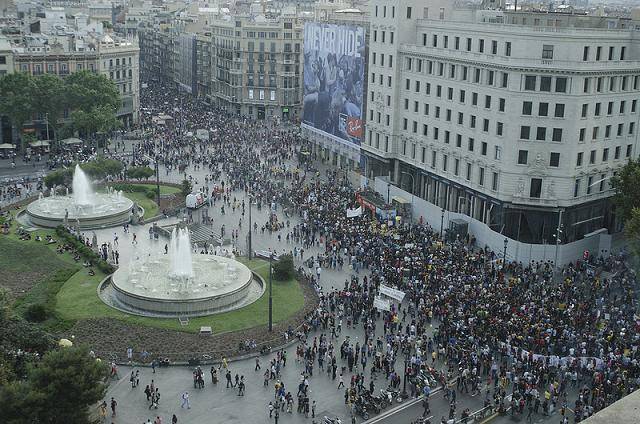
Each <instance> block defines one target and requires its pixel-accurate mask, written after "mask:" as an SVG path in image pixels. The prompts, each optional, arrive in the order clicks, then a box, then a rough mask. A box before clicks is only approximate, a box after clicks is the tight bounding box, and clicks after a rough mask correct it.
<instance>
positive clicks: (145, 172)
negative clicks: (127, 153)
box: [127, 166, 155, 180]
mask: <svg viewBox="0 0 640 424" xmlns="http://www.w3.org/2000/svg"><path fill="white" fill-rule="evenodd" d="M153 175H155V171H154V170H153V169H151V168H149V167H148V166H134V167H131V168H129V169H127V177H129V178H137V179H139V180H142V179H144V180H148V179H149V177H151V176H153Z"/></svg>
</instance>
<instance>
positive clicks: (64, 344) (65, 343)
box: [58, 339, 73, 347]
mask: <svg viewBox="0 0 640 424" xmlns="http://www.w3.org/2000/svg"><path fill="white" fill-rule="evenodd" d="M58 346H61V347H71V346H73V342H72V341H71V340H69V339H60V341H59V342H58Z"/></svg>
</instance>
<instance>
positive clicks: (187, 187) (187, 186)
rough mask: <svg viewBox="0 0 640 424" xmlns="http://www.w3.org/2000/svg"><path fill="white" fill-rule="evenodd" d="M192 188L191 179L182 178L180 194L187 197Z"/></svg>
mask: <svg viewBox="0 0 640 424" xmlns="http://www.w3.org/2000/svg"><path fill="white" fill-rule="evenodd" d="M192 189H193V186H192V185H191V181H189V180H182V184H181V189H180V191H181V192H182V195H183V196H184V197H187V196H188V195H189V194H191V190H192Z"/></svg>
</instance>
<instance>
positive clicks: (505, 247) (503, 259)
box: [502, 237, 509, 269]
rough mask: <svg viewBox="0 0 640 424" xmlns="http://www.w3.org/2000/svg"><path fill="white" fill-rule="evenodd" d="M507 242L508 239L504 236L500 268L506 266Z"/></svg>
mask: <svg viewBox="0 0 640 424" xmlns="http://www.w3.org/2000/svg"><path fill="white" fill-rule="evenodd" d="M507 244H509V239H508V238H506V237H505V239H504V253H503V255H502V268H503V269H504V267H506V266H507Z"/></svg>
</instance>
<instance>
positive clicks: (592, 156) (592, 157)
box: [576, 144, 633, 166]
mask: <svg viewBox="0 0 640 424" xmlns="http://www.w3.org/2000/svg"><path fill="white" fill-rule="evenodd" d="M632 150H633V145H632V144H628V145H627V147H626V151H625V155H624V157H625V158H629V157H631V151H632ZM609 151H610V148H609V147H605V148H604V149H602V156H601V159H602V162H607V161H609ZM621 152H622V147H621V146H616V147H615V148H614V150H613V159H614V160H618V159H620V154H621ZM596 160H597V150H591V151H590V152H589V165H595V164H596ZM583 164H584V152H578V155H577V157H576V166H582V165H583Z"/></svg>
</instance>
